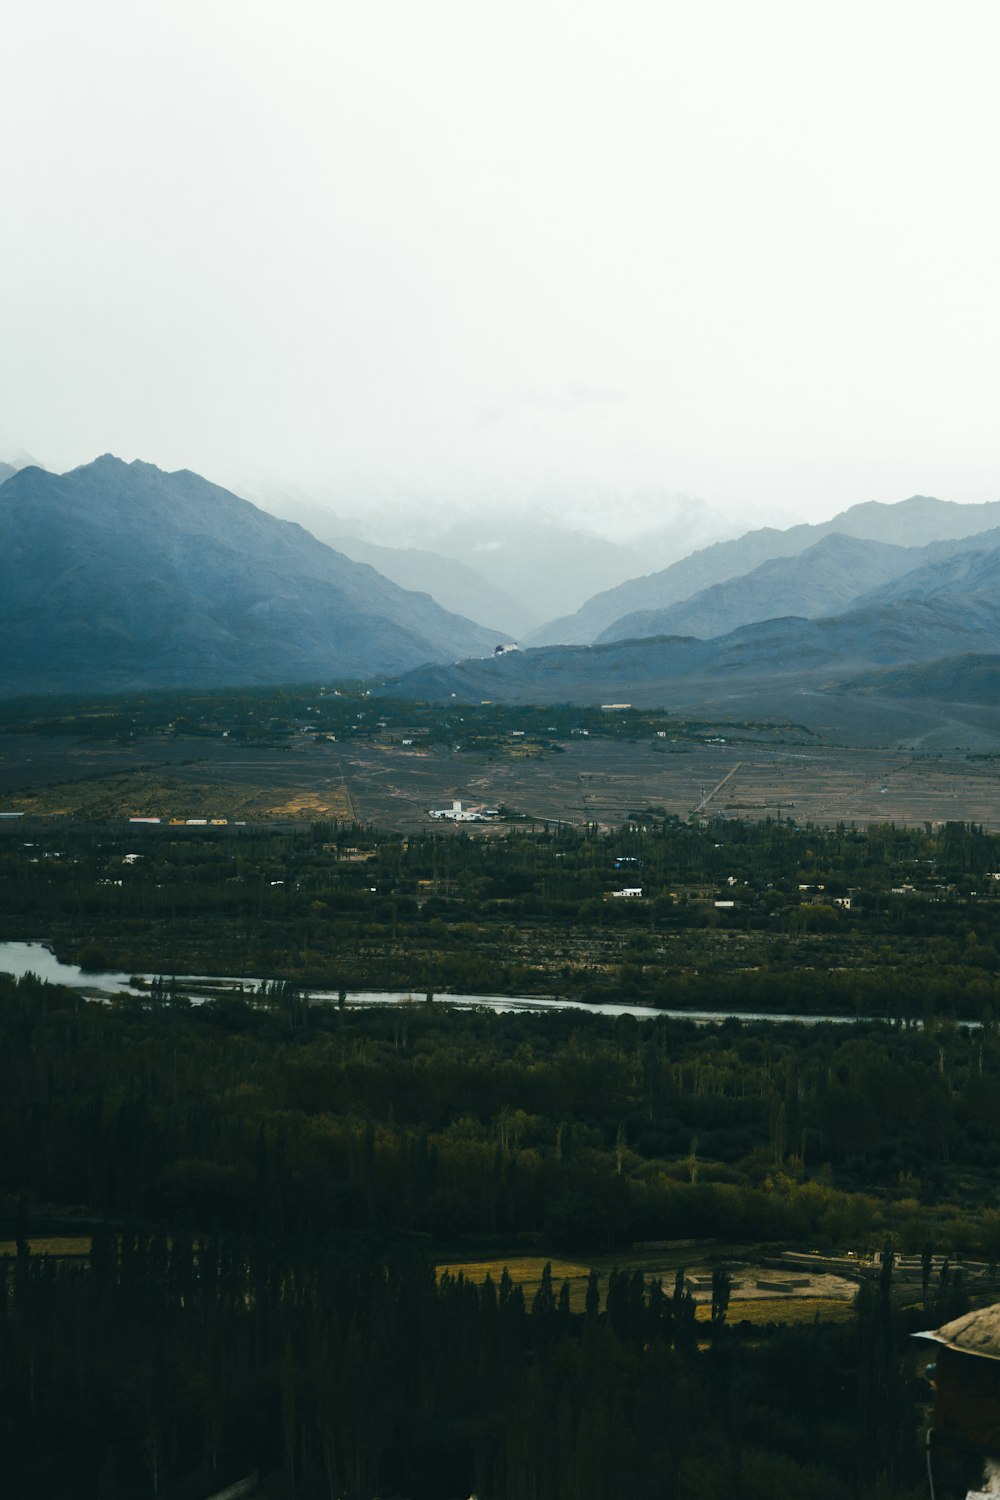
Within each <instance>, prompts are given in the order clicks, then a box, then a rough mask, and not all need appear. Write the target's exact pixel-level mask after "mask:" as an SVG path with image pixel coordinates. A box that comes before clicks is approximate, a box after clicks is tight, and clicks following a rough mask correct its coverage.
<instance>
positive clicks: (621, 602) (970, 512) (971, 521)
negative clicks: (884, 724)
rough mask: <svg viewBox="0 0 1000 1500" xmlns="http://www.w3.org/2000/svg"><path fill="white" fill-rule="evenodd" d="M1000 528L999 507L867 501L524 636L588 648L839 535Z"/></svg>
mask: <svg viewBox="0 0 1000 1500" xmlns="http://www.w3.org/2000/svg"><path fill="white" fill-rule="evenodd" d="M997 526H1000V501H995V500H993V501H987V502H985V503H984V504H982V505H960V504H957V503H956V502H954V501H950V500H936V499H934V498H933V497H932V496H928V495H914V496H912V497H911V498H910V499H909V500H902V501H900V502H899V503H898V504H896V505H884V504H882V503H880V502H878V501H874V500H872V501H866V502H864V503H863V504H860V505H853V506H851V507H850V508H849V509H848V510H845V511H841V512H840V514H839V515H836V516H834V517H833V518H832V519H831V520H829V521H823V522H820V523H817V524H805V523H804V524H802V525H799V526H792V527H789V529H788V530H787V531H777V530H775V529H774V528H773V527H762V528H760V529H759V530H756V531H749V532H747V533H746V534H745V535H744V536H741V537H736V538H734V539H733V540H731V541H724V542H716V543H714V544H713V545H712V546H710V547H704V548H702V549H701V550H700V551H697V552H692V553H691V554H690V555H689V556H687V557H684V558H681V560H680V561H679V562H676V563H672V564H671V565H670V567H668V568H664V569H662V570H661V571H659V572H656V573H650V574H647V575H646V576H645V577H642V578H632V579H629V580H628V581H627V582H625V583H622V584H619V585H618V586H617V587H616V588H613V589H608V590H605V591H604V592H602V593H599V594H595V595H594V596H593V597H592V598H591V599H588V600H587V602H586V603H585V604H583V605H582V606H581V607H580V609H578V610H577V611H576V613H575V614H573V615H570V616H565V617H563V618H561V619H557V620H553V621H551V622H550V623H549V624H548V625H545V626H543V627H542V629H541V630H537V631H533V632H532V633H531V634H530V635H529V636H528V637H527V644H528V645H532V646H535V645H538V646H541V645H555V644H560V643H562V644H567V645H576V644H587V643H588V642H591V641H594V640H596V639H597V638H598V637H599V636H601V635H602V633H603V632H605V631H607V630H609V629H610V628H611V627H614V626H615V625H616V624H617V622H618V621H619V620H621V619H623V618H624V617H626V616H630V615H635V614H637V613H640V612H645V611H650V610H662V609H666V608H668V607H670V606H672V605H675V604H680V603H681V602H683V601H684V600H688V599H690V598H691V597H692V596H693V595H694V594H697V593H699V592H700V591H701V590H703V589H707V588H710V587H712V586H713V585H715V584H721V583H725V582H727V581H728V580H729V579H733V578H737V577H742V576H744V575H745V574H747V573H750V572H751V571H752V570H753V569H755V568H758V567H760V566H761V564H763V563H767V562H770V561H772V560H775V559H777V558H791V557H798V556H800V555H801V554H802V553H803V552H805V551H806V549H807V548H810V547H811V546H813V545H814V544H815V543H817V542H819V541H821V540H823V538H825V537H828V536H831V535H833V534H835V533H839V534H841V535H843V536H847V537H855V538H858V539H861V540H865V541H870V542H878V543H888V544H891V545H895V546H904V547H914V546H917V547H919V546H926V545H928V544H930V543H932V542H939V541H949V540H956V539H961V538H965V537H970V536H973V535H975V534H976V533H981V532H985V531H987V530H989V529H991V528H995V527H997Z"/></svg>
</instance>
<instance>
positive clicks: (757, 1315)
mask: <svg viewBox="0 0 1000 1500" xmlns="http://www.w3.org/2000/svg"><path fill="white" fill-rule="evenodd" d="M695 1316H696V1317H697V1319H698V1321H699V1322H700V1323H707V1322H708V1321H709V1320H710V1319H711V1316H712V1304H711V1302H699V1303H698V1306H697V1308H696V1309H695ZM853 1316H854V1309H853V1307H852V1305H851V1303H850V1302H841V1301H840V1300H839V1299H837V1298H835V1297H795V1296H786V1297H742V1298H740V1300H739V1301H737V1300H736V1299H735V1298H734V1299H733V1300H732V1301H731V1302H730V1304H729V1311H728V1313H727V1315H726V1322H727V1323H740V1322H742V1320H743V1319H744V1318H749V1320H750V1322H751V1323H813V1322H815V1321H816V1319H817V1318H818V1319H819V1321H820V1322H821V1323H849V1322H850V1320H851V1318H852V1317H853Z"/></svg>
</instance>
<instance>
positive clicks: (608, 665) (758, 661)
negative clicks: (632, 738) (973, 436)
mask: <svg viewBox="0 0 1000 1500" xmlns="http://www.w3.org/2000/svg"><path fill="white" fill-rule="evenodd" d="M832 541H833V539H832V538H831V539H830V542H832ZM859 545H861V546H870V545H872V544H870V543H868V544H859ZM814 550H815V551H816V552H818V553H819V555H820V557H821V558H823V557H825V555H826V554H827V553H829V552H831V551H833V552H834V553H835V554H836V553H838V552H840V551H841V550H842V549H840V547H839V545H834V546H832V547H831V546H830V545H821V546H820V547H818V548H816V549H814ZM900 554H902V555H903V556H902V558H901V556H900ZM907 554H909V556H910V560H912V558H913V555H914V554H916V557H917V558H918V559H920V561H919V562H918V566H917V567H915V568H912V569H910V570H908V571H906V572H903V573H901V575H900V576H897V577H894V578H891V579H889V581H887V582H884V583H882V584H881V585H880V586H879V587H877V588H874V589H872V590H870V591H869V592H867V593H866V594H864V595H863V596H862V597H861V598H857V599H855V600H854V602H853V604H852V605H851V607H850V608H848V609H846V610H844V611H842V612H840V613H838V614H833V615H829V616H826V617H824V618H819V619H805V618H803V617H801V616H795V615H792V616H787V617H774V618H767V619H764V620H761V621H757V622H755V623H751V624H745V625H740V626H739V627H738V628H736V629H733V630H730V631H728V632H725V633H720V634H719V635H718V636H715V637H712V638H709V639H699V638H697V637H694V636H693V635H665V634H660V635H655V636H649V637H645V638H638V639H637V638H635V637H634V636H633V637H630V638H621V639H615V640H609V641H606V642H603V643H600V644H597V645H593V646H573V645H570V646H562V645H561V646H549V647H537V648H534V649H530V650H527V651H524V652H520V653H517V654H513V655H509V656H505V657H499V658H496V659H494V660H490V661H482V662H464V663H459V664H457V665H455V666H452V667H433V668H432V667H426V668H422V669H418V670H417V671H414V672H411V673H408V674H406V675H405V676H404V677H403V678H402V679H400V680H399V682H398V683H396V684H394V685H393V686H392V688H391V691H393V692H396V693H399V694H402V695H406V696H416V697H422V698H431V699H434V698H437V699H449V698H452V697H454V698H457V699H459V700H464V701H470V700H471V701H477V700H483V699H492V700H497V701H510V702H556V701H561V702H578V703H594V702H602V701H603V702H629V703H634V704H636V705H642V706H659V707H664V708H666V709H676V710H681V711H685V712H699V713H712V714H715V715H718V716H719V717H721V718H729V719H737V720H748V719H749V720H752V719H791V720H792V721H794V722H796V723H798V724H799V725H804V726H806V727H807V728H812V729H814V730H815V731H816V732H818V733H821V734H823V735H824V736H825V737H828V738H834V739H837V738H839V739H843V740H850V741H852V742H854V743H872V744H883V743H886V742H895V743H899V744H910V745H917V744H922V745H925V746H928V745H932V744H948V745H956V744H965V745H968V746H979V747H985V746H987V745H989V746H990V747H991V748H992V747H993V746H995V745H996V743H997V737H998V735H1000V706H998V705H997V703H996V700H995V699H994V698H991V696H990V688H991V685H993V684H995V682H996V680H997V674H996V662H995V660H994V658H996V657H997V654H998V653H1000V535H998V532H997V531H996V530H991V531H988V532H985V533H983V534H982V536H979V537H977V536H973V537H968V538H965V539H963V540H962V541H960V542H952V543H943V544H936V545H935V546H931V547H928V548H916V549H899V550H898V552H896V551H895V550H894V549H889V550H885V549H880V550H878V551H877V552H876V553H875V554H874V567H875V568H876V570H879V569H881V570H885V568H886V567H891V568H895V567H899V566H900V564H901V562H902V560H903V559H904V558H905V557H906V555H907ZM927 554H932V556H931V559H930V560H923V559H924V558H926V556H927ZM934 554H936V555H934ZM942 554H943V555H942ZM840 560H841V561H842V558H841V559H840ZM757 571H758V573H764V575H765V579H766V578H767V576H768V575H769V572H773V571H774V570H768V569H766V568H765V569H760V570H757ZM752 576H753V575H751V577H752ZM864 576H865V575H864V574H863V573H861V572H860V571H859V573H858V579H859V581H860V580H861V578H862V577H864ZM869 576H870V573H869ZM738 582H739V583H740V584H741V585H745V584H746V580H738ZM785 583H786V585H788V586H790V580H789V579H787V578H786V579H785ZM710 592H711V591H710ZM723 592H724V591H723ZM736 595H737V600H738V601H743V602H745V599H746V591H745V588H742V587H741V588H740V589H737V590H736ZM702 603H703V602H702ZM723 605H724V597H723V600H722V601H721V603H719V605H718V607H719V608H720V610H721V609H722V607H723ZM693 607H697V604H696V605H695V606H693ZM887 668H888V669H890V670H889V671H886V670H885V669H887Z"/></svg>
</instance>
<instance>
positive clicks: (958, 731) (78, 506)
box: [0, 455, 1000, 744]
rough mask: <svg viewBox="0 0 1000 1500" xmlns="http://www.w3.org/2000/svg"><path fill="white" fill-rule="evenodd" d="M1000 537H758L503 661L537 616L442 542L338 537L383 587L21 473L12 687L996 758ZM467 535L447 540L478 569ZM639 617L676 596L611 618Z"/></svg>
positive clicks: (918, 507) (354, 564)
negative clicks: (598, 725) (888, 745)
mask: <svg viewBox="0 0 1000 1500" xmlns="http://www.w3.org/2000/svg"><path fill="white" fill-rule="evenodd" d="M328 519H329V518H328V517H327V520H328ZM675 519H676V514H675ZM998 522H1000V504H997V503H990V504H986V505H953V504H949V503H948V502H944V501H940V500H935V499H932V498H930V497H926V496H915V497H913V498H912V499H911V500H908V501H904V502H902V503H900V504H898V505H895V506H889V505H879V504H875V503H869V504H865V505H859V506H854V507H852V508H851V509H849V510H847V511H845V512H842V513H841V515H839V516H837V517H834V518H833V519H832V520H831V521H829V522H824V523H822V524H821V525H818V526H817V525H809V526H805V525H802V526H794V527H792V528H790V529H789V530H787V531H778V530H776V529H774V528H761V529H758V530H757V531H753V532H750V533H748V534H746V535H745V536H743V537H741V538H738V539H731V540H728V541H724V542H717V543H714V544H712V545H710V546H708V547H705V548H703V549H701V550H700V551H696V552H694V553H692V554H690V555H689V556H687V557H685V558H681V559H678V560H677V561H676V562H674V563H673V564H672V565H671V566H669V567H668V568H666V569H663V570H661V571H660V572H658V573H655V574H652V575H647V576H645V577H642V578H635V579H632V580H629V581H627V582H626V583H623V584H621V585H619V586H618V587H616V588H614V589H612V590H607V591H604V592H603V593H600V594H598V595H596V596H594V597H593V598H591V599H590V600H588V601H586V602H585V604H584V605H583V606H582V607H581V608H580V609H579V610H578V611H577V612H576V614H575V615H574V616H573V618H572V620H571V621H569V622H568V624H566V623H565V622H564V624H565V628H566V633H567V634H568V635H571V634H572V631H573V630H576V631H578V632H584V631H586V632H590V631H591V630H593V629H594V628H595V626H596V625H598V624H600V622H601V621H602V620H605V619H606V620H607V624H605V625H603V626H601V630H600V632H599V639H598V640H597V641H596V643H590V642H588V643H586V644H578V643H576V642H574V641H573V640H569V641H561V642H559V643H557V644H553V645H546V646H540V647H535V648H528V649H522V650H520V651H518V652H514V653H510V654H507V655H504V656H495V655H494V649H495V646H496V645H497V644H498V643H499V642H501V641H505V640H508V639H510V638H511V637H516V635H517V626H518V625H519V624H522V625H523V623H524V619H525V611H524V609H523V608H522V606H521V603H520V600H518V599H515V598H512V597H511V596H510V595H509V594H507V593H505V592H504V590H503V589H502V588H501V587H500V586H499V584H498V583H497V582H496V581H495V579H493V574H494V569H493V566H492V562H490V564H489V565H488V566H487V567H486V572H488V573H489V574H490V575H491V576H490V577H484V576H483V574H482V573H481V572H480V571H478V570H477V569H474V568H472V567H470V566H469V565H468V564H466V563H464V562H462V561H461V560H460V559H457V558H449V557H446V556H444V555H443V554H439V553H435V552H434V551H431V550H430V549H424V548H414V547H408V546H400V547H387V546H382V545H380V544H376V543H371V542H365V541H363V540H361V539H359V538H358V537H352V538H349V539H348V540H347V541H345V549H346V547H347V546H350V547H351V548H353V549H354V551H355V552H356V553H358V554H360V555H361V556H362V557H364V558H365V559H367V560H370V561H371V562H372V563H374V564H376V565H377V568H378V570H376V567H373V566H369V565H368V563H367V561H358V560H355V559H354V558H351V557H349V556H347V555H345V551H344V550H340V549H335V548H332V547H330V546H327V545H325V543H324V541H322V540H319V539H317V538H316V537H315V536H313V535H311V534H310V533H309V532H308V531H306V530H304V529H303V528H302V527H301V526H299V525H297V524H294V523H292V522H289V521H285V520H279V519H276V518H275V517H273V516H271V515H268V514H267V513H266V512H265V511H262V510H260V509H259V508H257V507H256V506H254V505H253V504H251V503H250V502H248V501H246V500H242V499H240V498H238V497H237V496H235V495H233V494H231V493H230V492H229V491H226V490H223V489H220V488H219V487H218V486H216V485H213V484H210V483H209V482H208V481H207V480H205V479H202V478H201V477H200V476H198V475H196V474H193V473H190V472H189V471H184V470H182V471H180V472H178V473H174V474H167V473H164V472H162V471H161V470H159V469H157V468H155V467H154V466H153V465H150V464H144V463H140V462H136V463H131V464H125V463H123V462H122V461H121V460H118V459H115V458H112V457H111V456H109V455H105V456H104V457H103V458H100V459H98V460H96V461H95V462H94V463H92V464H87V465H84V466H82V467H81V468H79V469H75V470H72V471H71V472H70V473H68V474H65V475H62V476H57V475H52V474H48V473H46V472H45V471H44V470H41V469H39V468H37V467H27V468H23V469H20V470H17V471H16V472H15V471H14V466H12V465H7V466H5V468H3V469H0V692H3V693H6V694H10V693H27V692H37V691H57V690H62V691H72V690H82V691H91V690H104V691H107V690H114V689H122V690H131V689H136V688H146V687H156V686H209V685H211V686H224V685H228V684H232V685H238V684H251V683H267V682H277V681H292V680H300V681H303V680H317V679H318V680H331V679H337V678H358V677H363V678H366V679H372V681H373V685H375V684H377V683H382V684H384V687H383V688H382V689H380V690H383V691H386V692H390V693H393V694H396V693H398V694H401V695H403V696H411V697H420V698H430V699H449V700H450V699H451V698H452V697H455V698H457V699H459V700H466V701H468V700H470V699H471V700H473V701H478V700H480V699H484V698H485V699H498V700H500V699H504V700H509V701H529V702H581V703H583V702H586V703H594V702H622V701H626V702H633V703H636V704H642V705H656V706H662V707H664V708H667V709H670V708H675V709H682V710H684V711H686V712H691V711H698V712H705V713H712V714H714V715H717V716H719V717H720V718H730V719H732V718H736V719H742V720H746V719H753V718H762V717H764V718H772V719H773V718H779V719H792V720H794V721H796V722H798V723H799V724H804V725H807V726H813V727H815V728H816V731H817V732H819V733H822V734H824V735H827V736H833V737H836V736H838V735H846V736H847V737H853V738H854V739H855V740H856V741H857V742H862V743H863V742H873V743H885V742H886V741H887V740H893V741H895V742H897V743H904V742H905V743H925V742H932V741H933V740H934V737H935V736H936V735H940V734H945V735H948V734H954V735H957V736H958V741H956V742H963V743H965V742H967V743H970V744H972V743H976V744H979V743H984V742H986V741H989V742H990V743H991V744H993V743H995V742H996V740H997V739H998V738H1000V707H996V706H995V693H994V688H995V686H996V683H997V672H998V662H1000V525H998ZM471 526H472V522H471V521H470V520H469V519H468V518H464V519H463V518H460V519H459V520H458V521H455V522H454V523H453V526H452V543H453V544H454V545H455V546H456V547H460V545H461V544H462V542H463V541H464V542H465V543H468V544H469V550H470V553H471V552H472V550H473V549H472V546H471V541H472V538H473V536H474V532H473V531H470V530H467V528H469V527H471ZM441 529H442V528H439V533H438V534H440V532H441ZM514 534H515V533H513V532H511V533H509V534H508V536H511V535H514ZM456 539H458V540H456ZM401 540H406V538H405V537H401ZM597 542H598V539H597V538H595V537H591V538H590V539H589V542H588V543H587V545H588V546H589V545H590V543H594V544H595V545H596V544H597ZM511 546H513V544H511ZM534 546H535V552H536V553H537V558H536V562H537V566H538V567H539V568H540V569H541V568H547V570H548V572H549V574H553V575H554V574H555V573H557V572H559V571H561V570H562V569H565V568H567V567H568V566H569V563H568V561H567V559H568V558H569V557H571V556H572V549H571V547H570V546H569V544H568V543H567V542H566V538H565V536H563V538H562V541H561V542H559V543H557V542H555V541H553V540H552V539H551V537H549V535H548V533H547V532H546V529H545V526H544V525H541V526H540V527H539V528H538V531H537V534H536V536H535V538H534ZM487 555H488V556H489V557H490V558H492V557H493V556H494V555H495V554H494V553H489V554H487ZM387 574H388V575H391V576H386V575H387ZM720 575H724V576H720ZM401 584H407V585H414V586H416V587H401V586H400V585H401ZM522 587H526V586H525V585H524V581H523V579H522ZM431 591H433V592H435V593H436V594H437V596H438V597H437V598H436V599H435V598H432V597H431ZM534 597H535V602H536V606H537V603H538V599H539V597H540V596H538V595H535V596H534ZM637 599H647V600H648V599H656V600H658V601H660V602H659V603H657V604H656V605H655V607H654V606H652V605H650V606H648V607H644V608H642V609H637V610H628V609H626V610H625V611H624V613H621V612H620V611H621V610H622V607H623V605H624V604H629V603H634V602H635V601H636V600H637ZM664 599H666V600H667V601H668V602H666V603H663V602H662V601H663V600H664ZM442 602H446V603H452V604H457V605H459V606H460V608H458V609H456V610H448V609H445V608H443V607H442ZM608 616H611V618H610V619H608ZM561 628H562V627H561V626H560V625H559V622H554V623H553V624H552V625H550V626H548V627H545V628H544V629H543V630H540V631H539V632H538V636H544V635H546V634H548V633H552V632H554V631H556V630H558V629H561ZM536 638H537V637H536Z"/></svg>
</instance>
